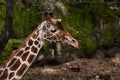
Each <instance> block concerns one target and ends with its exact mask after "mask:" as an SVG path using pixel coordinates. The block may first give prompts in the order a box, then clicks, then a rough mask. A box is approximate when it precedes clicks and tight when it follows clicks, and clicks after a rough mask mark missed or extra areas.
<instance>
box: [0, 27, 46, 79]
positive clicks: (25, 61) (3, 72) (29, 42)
mask: <svg viewBox="0 0 120 80" xmlns="http://www.w3.org/2000/svg"><path fill="white" fill-rule="evenodd" d="M41 32H42V29H40V28H39V27H38V28H37V29H35V30H34V31H33V33H32V34H31V35H30V36H29V37H28V38H27V39H26V40H25V42H24V43H23V45H22V46H21V47H20V48H18V49H17V50H16V51H15V52H14V56H12V57H11V58H10V59H9V60H8V61H7V62H6V64H5V65H4V67H3V66H2V68H1V69H0V80H18V79H21V78H22V76H23V75H24V74H25V72H26V71H27V70H28V68H29V67H30V65H31V64H32V62H33V61H34V59H35V58H36V56H37V55H38V52H39V50H40V49H41V47H42V45H43V43H44V42H43V40H42V38H41V37H40V36H41Z"/></svg>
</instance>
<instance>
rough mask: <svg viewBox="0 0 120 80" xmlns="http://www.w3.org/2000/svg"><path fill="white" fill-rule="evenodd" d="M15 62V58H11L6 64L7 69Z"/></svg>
mask: <svg viewBox="0 0 120 80" xmlns="http://www.w3.org/2000/svg"><path fill="white" fill-rule="evenodd" d="M16 60H17V59H16V58H13V59H12V60H11V61H10V63H9V64H8V67H10V66H12V65H13V64H14V62H15V61H16Z"/></svg>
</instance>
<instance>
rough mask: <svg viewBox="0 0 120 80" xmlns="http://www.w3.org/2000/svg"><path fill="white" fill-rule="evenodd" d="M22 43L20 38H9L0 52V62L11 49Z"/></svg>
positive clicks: (9, 53) (10, 52)
mask: <svg viewBox="0 0 120 80" xmlns="http://www.w3.org/2000/svg"><path fill="white" fill-rule="evenodd" d="M21 43H22V41H21V40H16V39H10V40H9V42H8V44H7V45H6V47H5V50H4V51H3V52H2V54H0V64H1V63H2V62H3V61H4V60H6V59H7V57H8V56H9V55H11V54H12V51H13V50H16V49H17V48H18V47H19V46H20V44H21Z"/></svg>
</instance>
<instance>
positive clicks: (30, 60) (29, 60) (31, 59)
mask: <svg viewBox="0 0 120 80" xmlns="http://www.w3.org/2000/svg"><path fill="white" fill-rule="evenodd" d="M34 57H35V56H34V55H30V56H29V58H28V62H29V63H31V62H32V61H33V59H34Z"/></svg>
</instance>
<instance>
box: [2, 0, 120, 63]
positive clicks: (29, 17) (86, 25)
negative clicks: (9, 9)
mask: <svg viewBox="0 0 120 80" xmlns="http://www.w3.org/2000/svg"><path fill="white" fill-rule="evenodd" d="M119 2H120V1H119V0H59V1H58V0H45V1H44V0H27V1H25V0H16V2H15V3H16V4H15V5H14V21H13V30H14V32H15V34H14V37H13V38H14V39H10V40H9V42H8V44H7V46H6V48H5V50H4V51H3V53H2V54H1V55H0V63H2V62H3V61H4V60H5V59H6V58H7V56H9V55H10V54H11V52H12V50H15V49H17V48H18V46H19V45H20V44H21V43H22V41H23V39H24V38H26V37H27V36H28V35H29V34H30V33H31V32H32V31H33V30H34V29H35V28H36V27H37V26H38V24H40V23H41V22H42V21H43V20H44V18H43V15H42V13H43V11H45V10H46V9H48V8H52V9H54V13H55V15H56V17H57V18H61V19H62V22H63V24H64V27H65V28H66V29H67V30H68V31H69V32H70V33H71V34H72V35H73V36H74V37H75V38H76V39H77V40H78V41H79V44H80V46H82V47H81V48H79V50H78V51H77V52H78V54H79V53H83V54H86V55H91V54H93V53H94V52H95V50H96V49H109V48H112V47H115V46H116V47H120V8H119V7H120V3H119ZM5 12H6V3H5V1H4V0H0V32H1V30H2V28H3V27H4V23H5V22H4V21H5ZM0 45H2V44H0Z"/></svg>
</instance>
